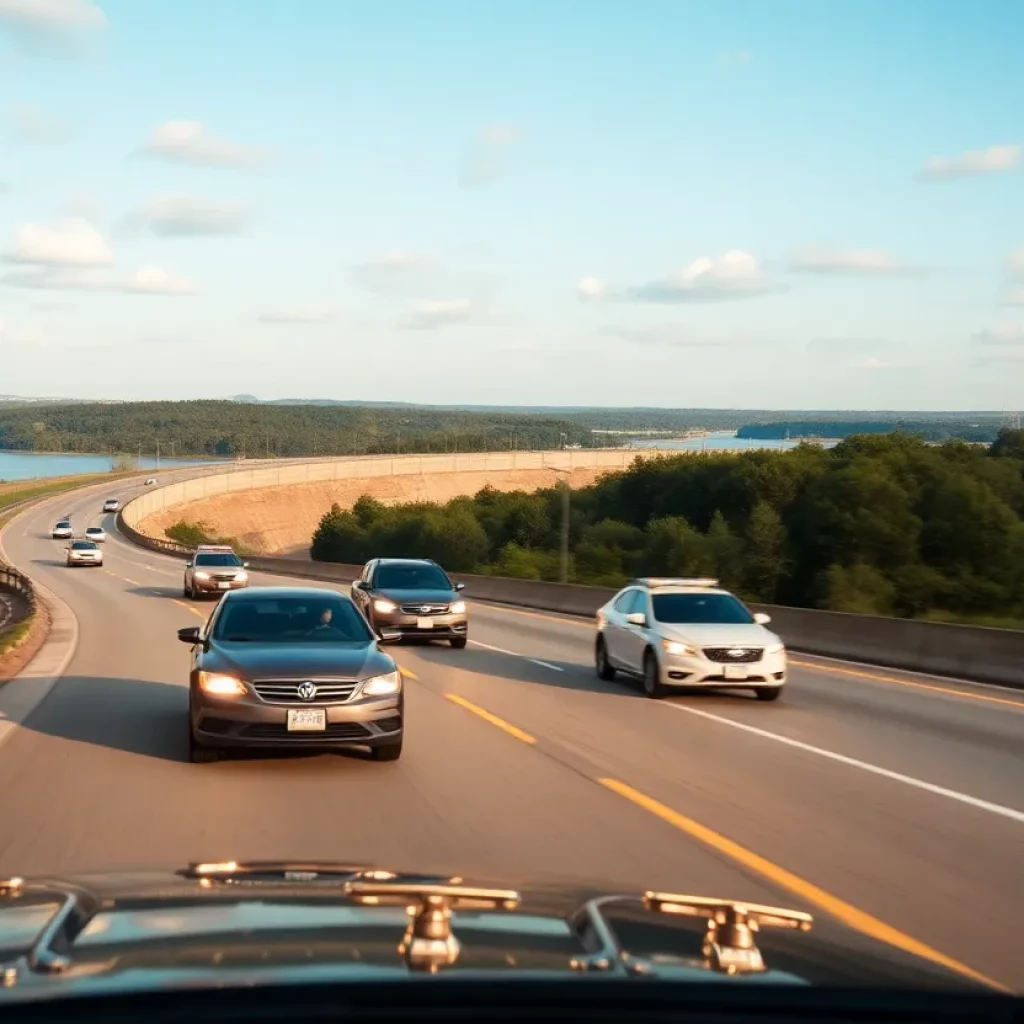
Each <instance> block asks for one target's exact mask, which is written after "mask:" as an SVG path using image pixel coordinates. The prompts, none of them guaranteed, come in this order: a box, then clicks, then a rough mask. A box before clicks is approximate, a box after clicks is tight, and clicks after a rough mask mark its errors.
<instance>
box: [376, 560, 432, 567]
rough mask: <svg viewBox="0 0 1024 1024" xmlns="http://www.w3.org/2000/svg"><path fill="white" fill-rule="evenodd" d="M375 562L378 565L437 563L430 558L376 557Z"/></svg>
mask: <svg viewBox="0 0 1024 1024" xmlns="http://www.w3.org/2000/svg"><path fill="white" fill-rule="evenodd" d="M376 562H377V564H378V565H437V562H435V561H434V560H433V559H432V558H378V559H376ZM437 567H438V568H439V569H440V568H441V567H440V566H439V565H438V566H437Z"/></svg>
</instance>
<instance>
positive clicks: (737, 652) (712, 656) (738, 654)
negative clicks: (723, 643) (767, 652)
mask: <svg viewBox="0 0 1024 1024" xmlns="http://www.w3.org/2000/svg"><path fill="white" fill-rule="evenodd" d="M763 650H764V649H763V648H761V647H705V648H704V657H705V658H707V659H708V661H717V662H718V663H719V664H725V665H742V664H743V663H744V662H751V661H760V660H761V655H762V653H763Z"/></svg>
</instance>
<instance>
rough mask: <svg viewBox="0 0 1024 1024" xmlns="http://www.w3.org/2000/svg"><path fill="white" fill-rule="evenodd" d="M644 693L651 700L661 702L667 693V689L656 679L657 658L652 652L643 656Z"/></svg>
mask: <svg viewBox="0 0 1024 1024" xmlns="http://www.w3.org/2000/svg"><path fill="white" fill-rule="evenodd" d="M644 693H646V694H647V696H648V697H650V698H651V700H661V698H662V697H664V696H665V694H666V693H668V689H667V688H666V686H665V685H664V683H662V681H661V680H660V679H659V678H658V658H657V656H656V655H655V654H654V652H653V651H648V652H647V653H646V654H645V655H644Z"/></svg>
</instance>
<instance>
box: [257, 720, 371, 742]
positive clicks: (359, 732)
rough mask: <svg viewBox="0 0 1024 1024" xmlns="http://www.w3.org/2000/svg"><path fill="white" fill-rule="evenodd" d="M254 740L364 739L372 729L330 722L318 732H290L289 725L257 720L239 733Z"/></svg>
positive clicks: (356, 724)
mask: <svg viewBox="0 0 1024 1024" xmlns="http://www.w3.org/2000/svg"><path fill="white" fill-rule="evenodd" d="M238 735H239V736H244V737H245V738H246V739H252V740H298V741H299V742H300V743H316V742H317V740H319V741H320V742H321V743H322V742H323V741H324V740H325V739H327V740H362V739H366V737H367V736H369V735H370V730H369V729H367V728H366V726H365V725H361V724H360V723H359V722H328V723H327V728H326V729H321V730H320V731H318V732H289V730H288V726H287V725H279V724H277V723H274V722H255V723H253V724H252V725H247V726H245V727H244V728H242V730H241V731H240V732H239V734H238Z"/></svg>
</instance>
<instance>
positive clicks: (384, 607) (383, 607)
mask: <svg viewBox="0 0 1024 1024" xmlns="http://www.w3.org/2000/svg"><path fill="white" fill-rule="evenodd" d="M397 607H398V605H397V604H395V602H394V601H389V600H387V598H384V597H378V598H377V600H376V601H374V602H373V610H374V611H375V612H383V613H384V614H385V615H386V614H387V613H388V612H393V611H394V610H395V609H396V608H397Z"/></svg>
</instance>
